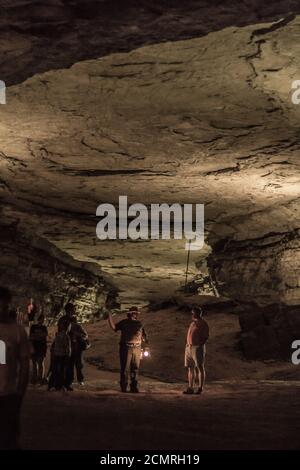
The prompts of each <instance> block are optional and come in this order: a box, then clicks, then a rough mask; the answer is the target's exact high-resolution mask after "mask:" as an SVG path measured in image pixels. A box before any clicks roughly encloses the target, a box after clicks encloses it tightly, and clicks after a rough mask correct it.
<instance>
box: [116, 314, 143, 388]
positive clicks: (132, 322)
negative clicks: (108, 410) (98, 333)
mask: <svg viewBox="0 0 300 470" xmlns="http://www.w3.org/2000/svg"><path fill="white" fill-rule="evenodd" d="M138 317H139V310H138V308H137V307H131V308H130V310H129V312H128V314H127V318H126V319H124V320H121V321H119V322H118V323H117V324H115V323H114V320H113V318H112V315H111V313H110V314H109V317H108V322H109V325H110V327H111V329H112V330H113V331H115V332H118V331H120V332H121V341H120V366H121V372H120V386H121V391H122V392H123V393H126V392H127V387H128V381H129V379H130V392H131V393H138V392H139V389H138V371H139V367H140V361H141V354H142V348H141V346H142V341H145V342H147V341H148V340H147V336H146V333H145V330H144V327H143V325H142V323H141V322H140V321H139V320H138Z"/></svg>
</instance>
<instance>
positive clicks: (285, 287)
mask: <svg viewBox="0 0 300 470" xmlns="http://www.w3.org/2000/svg"><path fill="white" fill-rule="evenodd" d="M208 265H209V269H210V272H211V275H212V277H213V279H214V281H215V283H216V285H217V288H218V291H219V292H220V293H221V294H222V295H224V296H227V297H230V298H232V299H234V300H235V301H237V302H238V304H239V305H240V313H239V318H240V325H241V330H242V334H241V342H242V347H243V350H244V353H245V355H246V357H247V358H248V359H259V358H265V359H268V358H274V357H277V356H278V357H286V356H288V355H289V354H290V347H291V343H292V341H293V340H294V339H299V338H300V230H295V231H293V232H291V233H288V234H273V235H269V236H266V237H262V238H259V239H253V240H247V241H232V240H231V241H230V240H223V241H221V242H218V243H217V244H216V246H214V248H213V251H212V254H211V255H210V257H209V261H208Z"/></svg>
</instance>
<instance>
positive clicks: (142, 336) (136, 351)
mask: <svg viewBox="0 0 300 470" xmlns="http://www.w3.org/2000/svg"><path fill="white" fill-rule="evenodd" d="M108 322H109V325H110V327H111V329H112V330H113V331H115V332H119V331H120V332H121V340H120V349H119V353H120V387H121V391H122V392H123V393H126V392H127V389H128V385H130V389H129V390H130V392H132V393H138V392H139V389H138V371H139V367H140V361H141V357H142V355H141V350H142V347H143V345H146V344H148V338H147V335H146V332H145V328H144V327H143V324H142V323H141V322H140V320H139V309H138V308H137V307H131V309H130V310H129V312H128V314H127V318H126V319H124V320H121V321H119V322H118V323H116V324H115V322H114V320H113V317H112V315H111V314H109V317H108ZM208 337H209V327H208V324H207V322H206V321H205V320H204V318H203V311H202V309H201V307H194V308H193V309H192V321H191V324H190V326H189V328H188V331H187V337H186V348H185V353H184V365H185V367H186V369H187V374H188V387H187V389H186V390H185V391H184V392H183V393H184V394H186V395H192V394H194V393H195V394H197V395H200V394H201V393H202V392H203V388H204V383H205V368H204V361H205V344H206V342H207V340H208ZM129 382H130V383H129ZM195 386H196V388H195Z"/></svg>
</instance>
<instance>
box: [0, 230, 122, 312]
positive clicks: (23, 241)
mask: <svg viewBox="0 0 300 470" xmlns="http://www.w3.org/2000/svg"><path fill="white" fill-rule="evenodd" d="M0 263H1V267H0V284H1V285H3V286H6V287H8V288H10V289H11V291H12V293H13V295H14V300H13V306H14V307H20V308H21V310H23V311H24V309H25V307H26V303H27V302H28V299H29V298H30V297H33V298H34V299H35V301H36V302H37V304H38V305H39V306H40V307H41V309H42V311H43V313H44V314H46V315H47V317H48V318H49V319H54V318H55V317H57V316H58V315H59V314H60V312H62V310H63V307H64V305H65V304H66V303H67V302H69V301H72V302H74V303H75V305H76V307H77V315H78V318H79V319H80V320H81V321H89V320H92V319H93V318H95V317H96V318H99V317H101V316H102V315H103V314H104V312H105V310H106V306H107V302H108V299H109V302H111V299H112V292H114V289H113V288H112V287H111V286H110V285H109V283H108V282H107V281H106V280H104V279H103V277H102V276H101V275H100V273H99V274H97V273H95V272H92V271H91V270H90V269H89V266H87V264H86V263H80V262H79V261H75V260H73V259H72V258H71V257H70V256H68V255H66V254H65V253H62V252H60V250H58V249H57V248H56V247H54V246H52V245H51V244H50V243H49V242H47V241H46V240H44V239H40V238H38V237H37V236H35V235H34V234H27V233H24V232H23V231H22V230H20V228H18V227H17V225H16V224H12V225H3V224H0ZM91 269H93V270H94V271H95V267H92V268H91Z"/></svg>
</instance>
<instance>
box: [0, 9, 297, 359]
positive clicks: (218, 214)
mask: <svg viewBox="0 0 300 470" xmlns="http://www.w3.org/2000/svg"><path fill="white" fill-rule="evenodd" d="M23 3H24V2H23ZM25 3H28V2H25ZM48 3H49V4H50V3H51V5H52V7H51V8H53V18H55V21H56V22H57V18H59V17H60V18H61V23H60V25H58V24H57V23H55V25H56V28H58V29H57V31H58V32H57V35H56V37H55V38H54V39H51V40H50V39H49V37H50V36H51V34H52V33H53V29H54V28H52V29H51V27H50V26H51V21H48V18H47V24H49V29H47V30H46V32H45V37H44V38H43V39H42V30H43V21H44V20H43V15H42V10H41V9H42V7H41V5H40V4H39V2H37V5H38V6H35V7H34V8H36V12H37V13H36V14H38V15H39V17H40V18H41V23H40V29H39V28H38V25H37V24H36V25H35V29H34V30H30V29H28V24H27V19H26V15H25V14H24V16H23V17H22V18H19V17H17V16H14V21H16V23H13V24H15V26H14V28H13V29H14V31H15V41H16V42H15V44H14V45H13V46H12V48H11V50H10V52H9V53H7V55H6V59H5V60H6V62H5V61H4V60H3V61H2V64H5V63H6V64H7V69H6V72H5V74H4V75H5V77H4V78H5V79H6V80H7V81H8V82H9V83H14V85H12V86H10V87H9V88H8V90H7V104H6V105H5V106H1V107H0V112H1V124H0V135H1V147H0V167H1V180H0V194H1V198H2V202H3V210H4V213H5V217H6V218H7V219H8V220H15V219H18V220H20V221H21V223H22V224H23V225H24V226H26V229H27V231H28V232H30V233H31V236H32V237H35V236H36V237H38V238H39V239H44V240H47V242H48V243H50V244H51V245H54V246H56V247H57V248H59V249H60V250H61V251H63V252H64V253H67V254H69V256H72V257H73V258H74V259H76V260H78V261H80V262H90V263H93V264H94V265H97V266H98V269H100V270H102V272H104V273H106V274H109V275H110V278H111V279H112V280H113V281H114V282H115V283H116V285H117V286H118V287H119V288H120V290H121V297H122V300H123V302H125V303H126V302H133V301H135V303H136V302H138V303H139V302H141V303H143V302H146V301H148V300H150V299H151V297H159V296H160V297H162V296H163V295H165V292H168V294H169V292H171V291H172V290H174V289H175V288H177V287H179V285H180V284H182V282H183V279H184V266H185V261H186V252H185V250H184V243H183V242H181V241H180V242H179V241H176V242H168V241H166V242H165V241H158V242H156V241H151V242H150V241H149V242H138V243H133V242H130V241H128V242H124V241H122V242H121V241H113V242H100V241H99V240H96V237H95V226H96V222H97V220H96V218H95V211H96V207H97V206H98V204H100V203H101V202H111V203H117V200H118V197H119V195H122V194H125V195H128V198H129V201H130V203H132V202H141V203H145V204H150V203H162V202H166V203H173V202H179V203H181V204H183V203H205V205H206V232H207V246H206V247H205V249H204V250H202V251H201V252H199V253H197V254H194V255H193V259H192V263H196V262H197V263H199V260H202V261H205V260H206V259H208V267H209V269H210V273H211V275H212V276H213V277H214V280H215V283H216V285H217V287H218V290H219V292H220V293H221V294H224V295H227V296H228V297H229V298H232V299H234V300H236V301H238V302H239V303H241V304H245V305H249V303H251V305H255V308H256V309H257V311H256V312H255V311H253V310H255V308H254V309H253V307H251V310H252V311H253V319H254V318H257V322H255V321H253V324H252V323H251V322H250V323H251V325H252V326H251V328H250V330H251V331H250V333H251V334H252V335H254V336H253V337H254V338H255V337H258V335H259V334H261V333H259V332H258V330H256V328H258V327H259V328H261V324H263V325H264V326H265V327H266V328H271V329H269V330H268V333H266V334H265V337H267V336H266V335H268V338H269V339H267V340H266V341H267V343H268V344H271V343H272V340H271V339H270V338H271V336H272V335H273V334H274V335H278V334H279V335H281V332H279V333H278V331H275V330H276V328H277V327H276V328H275V327H274V324H273V323H272V322H271V323H270V322H269V323H268V320H267V317H266V315H265V310H264V309H266V308H269V307H270V306H272V305H274V304H275V305H277V306H278V305H280V306H281V307H280V308H281V310H280V311H281V312H284V313H282V315H285V312H286V310H285V308H286V309H287V310H288V309H289V307H292V308H293V309H296V308H297V306H298V305H299V304H300V276H299V271H300V253H299V229H300V217H299V216H300V210H299V197H300V185H299V148H300V139H299V124H298V123H299V117H300V107H299V106H296V105H294V104H293V103H292V101H291V93H292V88H291V86H292V82H293V80H296V79H300V76H299V65H300V64H299V26H300V17H299V16H297V13H298V12H297V5H296V4H297V2H278V5H277V6H276V7H275V6H274V7H273V9H272V8H271V7H267V6H265V7H264V8H262V7H261V6H257V8H253V5H254V4H255V5H256V3H257V2H242V3H240V4H239V5H240V7H239V8H241V9H247V8H248V7H249V11H251V14H250V13H249V15H248V17H247V18H248V20H247V21H246V20H245V18H246V16H243V15H238V11H237V8H233V5H234V6H235V7H236V4H235V2H225V4H224V6H222V7H220V3H219V2H217V3H218V5H217V6H216V5H215V4H214V5H215V6H214V8H224V10H223V11H224V17H222V15H220V14H219V15H217V16H216V17H215V18H214V19H213V18H211V17H210V18H211V22H210V24H208V23H207V22H205V21H204V18H206V19H207V17H208V15H209V12H211V10H210V8H213V7H212V6H209V4H208V3H207V4H205V8H204V6H203V7H202V10H201V8H200V7H199V5H198V6H197V7H196V6H195V5H196V3H197V2H190V5H191V8H190V10H188V9H187V8H185V9H184V12H185V13H183V9H182V8H180V7H179V6H178V3H176V2H175V3H176V6H174V7H173V9H172V10H168V9H167V8H166V7H164V2H160V4H161V6H160V7H156V6H155V2H154V4H153V5H154V6H153V8H152V9H151V8H150V2H140V4H141V6H139V7H137V6H136V4H134V2H132V6H131V7H132V8H133V9H130V8H129V9H128V10H127V15H128V16H127V17H126V18H127V23H126V28H125V27H124V28H125V29H122V28H120V24H121V23H120V21H121V20H120V17H119V16H118V15H116V17H115V18H113V19H112V20H111V21H112V23H111V25H112V24H114V25H118V28H117V26H116V28H117V31H116V33H115V35H113V34H111V35H108V36H109V38H108V39H107V42H106V43H105V44H104V45H103V41H102V43H101V40H102V38H103V34H104V33H103V30H101V32H99V24H100V23H99V22H101V21H102V26H103V18H105V15H102V16H100V15H98V16H97V15H95V18H93V20H92V21H91V20H90V19H87V18H82V17H81V13H78V12H82V8H83V7H82V5H83V3H82V2H58V1H57V2H56V1H53V2H48ZM90 3H91V5H92V4H93V5H94V7H95V8H96V2H90ZM101 3H103V5H104V4H105V3H106V2H101ZM209 3H210V4H211V3H212V2H209ZM288 3H289V5H288ZM75 4H76V5H75ZM116 4H117V2H116ZM133 4H134V5H133ZM222 5H223V4H222ZM257 5H258V4H257ZM198 7H199V8H200V9H199V8H198ZM32 8H33V7H32ZM76 8H77V9H76ZM134 8H138V9H139V14H137V15H136V22H135V24H134V21H133V16H134V15H133V12H134V11H136V10H134ZM157 8H158V9H157ZM96 10H97V8H96ZM32 11H33V10H32ZM47 11H48V10H47ZM97 11H98V10H97ZM103 11H104V10H103ZM150 11H151V13H150ZM218 11H219V10H218ZM66 12H68V14H66ZM76 12H77V13H76ZM159 12H161V13H159ZM196 12H197V13H196ZM201 12H202V13H203V14H202V15H201ZM226 12H227V14H226ZM219 13H220V12H219ZM6 14H7V15H9V14H12V10H10V8H9V7H8V6H7V9H6ZM60 15H61V16H60ZM151 15H152V16H151ZM176 15H177V16H176ZM239 16H240V20H238V17H239ZM151 18H152V20H150V19H151ZM178 18H179V19H178ZM243 18H244V19H243ZM175 19H176V22H177V21H178V31H177V33H178V34H177V35H176V34H175V32H174V22H175ZM266 20H269V22H267V21H266ZM53 21H54V20H53ZM168 21H170V23H168ZM79 24H80V25H81V26H82V30H80V31H81V32H82V33H81V34H79ZM87 24H89V25H90V35H89V36H88V37H89V38H90V39H89V41H90V42H88V43H86V44H85V46H84V47H82V48H80V47H78V43H79V42H80V41H79V40H81V41H83V42H84V41H85V39H86V37H87V35H88V31H87ZM176 24H177V23H176ZM70 25H71V28H69V27H70ZM141 25H142V26H141ZM191 25H193V27H191ZM204 25H205V28H204ZM171 26H172V27H171ZM226 26H228V27H226ZM11 27H12V26H11ZM68 28H69V29H68ZM97 28H98V29H97ZM66 29H68V31H69V35H68V34H66ZM51 31H52V33H51ZM96 31H98V32H99V35H98V36H97V34H96ZM207 33H208V34H207ZM1 34H2V42H3V41H4V39H3V38H4V37H5V33H4V30H2V33H1ZM8 34H11V31H9V33H8ZM53 34H54V33H53ZM130 35H132V45H131V46H130V41H129V39H128V38H129V37H130ZM33 37H34V39H33ZM112 37H113V38H114V40H113V41H112V40H111V38H112ZM178 39H181V40H179V41H178ZM18 40H19V43H18V44H19V45H20V47H19V49H18V48H17V46H16V44H17V41H18ZM123 40H124V42H122V41H123ZM166 40H168V42H165V41H166ZM26 41H27V42H26ZM64 41H65V42H64ZM100 43H101V44H102V46H101V47H102V49H101V47H100ZM147 43H148V44H151V45H147V46H144V47H140V48H136V47H137V46H140V45H144V44H147ZM3 44H4V46H5V47H7V48H8V42H7V41H6V42H5V41H4V42H3ZM45 44H48V46H47V47H48V49H47V50H48V51H49V54H48V55H47V54H46V56H47V57H44V55H45V54H44V52H43V54H42V53H41V52H39V54H40V56H39V57H40V60H37V51H38V50H39V49H38V47H41V46H44V45H45ZM64 44H65V46H64V48H62V45H64ZM122 44H123V46H122ZM69 45H70V48H69V49H68V46H69ZM65 48H66V49H67V53H66V54H62V51H63V52H64V49H65ZM134 48H136V49H134ZM131 49H134V50H131ZM41 50H43V51H44V49H43V48H42V49H41ZM121 50H125V51H126V52H124V53H120V51H121ZM29 51H31V53H30V54H29ZM79 51H80V52H79ZM116 51H118V52H116ZM103 55H105V57H101V56H103ZM17 56H19V60H20V62H18V65H17V66H16V70H15V72H16V75H15V77H17V78H16V79H15V78H14V76H13V73H12V68H11V66H10V64H11V63H12V61H13V62H15V60H16V57H17ZM29 56H30V61H29V60H28V57H29ZM84 59H90V60H84ZM74 62H76V63H74ZM73 63H74V64H73ZM72 64H73V65H72ZM70 65H71V66H70ZM60 67H61V68H60ZM67 67H68V68H67ZM2 68H3V69H5V67H4V66H3V67H2ZM51 69H57V70H51ZM39 72H44V73H39ZM31 75H33V76H31ZM28 76H30V78H28V79H27V80H25V81H22V80H23V79H25V78H27V77H28ZM21 81H22V82H21ZM51 269H52V268H51ZM51 269H50V271H51ZM194 271H195V272H196V270H195V269H194ZM80 282H82V281H80ZM93 282H94V281H92V284H93ZM108 288H109V287H107V289H108ZM93 295H94V294H93ZM262 310H263V313H262ZM293 312H294V310H293ZM246 314H247V315H248V312H246V313H245V312H244V314H243V315H246ZM293 315H294V313H293ZM262 318H263V320H262ZM242 321H243V320H241V324H242ZM247 325H249V323H247ZM243 328H244V333H243V335H244V336H243V341H244V347H245V350H246V349H247V348H248V350H250V349H251V347H250V346H247V345H248V344H249V334H250V333H249V326H247V328H246V327H245V326H244V327H243ZM245 328H246V330H247V331H246V330H245ZM255 331H256V333H255ZM270 331H271V333H270V334H269V332H270ZM294 333H295V331H294ZM282 334H284V333H282ZM295 334H296V333H295ZM297 334H298V333H297ZM299 334H300V331H299ZM245 335H246V336H245ZM247 335H248V336H247ZM255 335H256V336H255ZM247 338H248V339H247ZM250 340H251V338H250ZM247 341H248V343H247ZM254 341H255V339H254ZM272 344H273V346H274V344H277V343H276V341H275V340H274V342H273V343H272ZM273 346H272V347H270V348H269V349H270V351H274V347H273ZM276 348H277V346H276V347H275V349H276ZM278 348H279V349H280V347H278ZM278 348H277V349H278ZM255 354H256V353H253V354H252V353H251V352H250V353H249V354H248V355H249V356H251V357H252V356H255ZM268 354H269V352H268ZM268 354H267V355H268ZM270 354H271V353H270Z"/></svg>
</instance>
